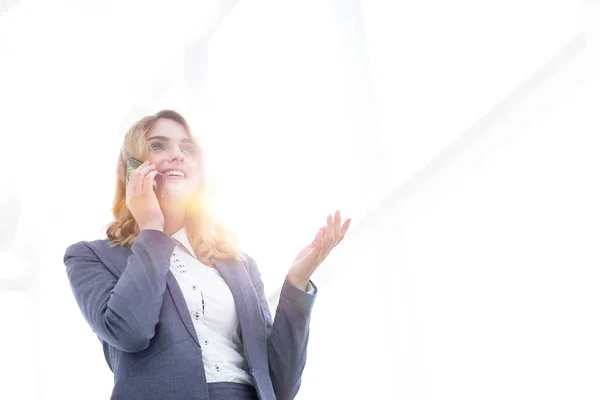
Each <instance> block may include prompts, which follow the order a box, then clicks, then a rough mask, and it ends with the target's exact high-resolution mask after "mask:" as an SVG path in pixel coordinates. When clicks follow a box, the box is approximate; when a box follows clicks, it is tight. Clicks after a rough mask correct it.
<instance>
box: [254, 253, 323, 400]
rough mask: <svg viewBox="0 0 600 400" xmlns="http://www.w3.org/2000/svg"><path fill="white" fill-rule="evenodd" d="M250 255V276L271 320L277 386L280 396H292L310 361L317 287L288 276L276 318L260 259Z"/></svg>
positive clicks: (285, 399) (284, 399)
mask: <svg viewBox="0 0 600 400" xmlns="http://www.w3.org/2000/svg"><path fill="white" fill-rule="evenodd" d="M248 258H249V260H250V268H249V271H250V277H251V279H252V282H253V284H254V288H255V289H256V293H257V294H258V297H259V301H260V306H261V308H262V310H263V313H264V315H265V319H266V320H267V335H268V356H269V374H270V376H271V381H272V382H273V388H274V390H275V394H276V397H277V399H278V400H292V399H293V398H294V397H296V394H297V393H298V391H299V390H300V383H301V381H302V372H303V371H304V366H305V365H306V349H307V346H308V337H309V325H310V314H311V311H312V307H313V304H314V301H315V297H316V295H317V287H316V285H315V284H314V283H313V282H312V281H311V282H310V284H311V285H312V288H311V289H313V290H314V294H310V293H308V292H305V291H302V290H300V289H298V288H296V287H294V286H293V285H291V284H290V283H289V282H288V281H287V279H286V280H285V281H284V283H283V287H282V289H281V294H280V297H279V303H278V305H277V309H276V311H275V319H273V318H272V317H271V312H270V310H269V304H268V302H267V299H266V297H265V290H264V284H263V282H262V279H261V275H260V271H259V270H258V268H257V266H256V262H255V261H254V260H253V259H252V258H251V257H248ZM309 287H310V285H309Z"/></svg>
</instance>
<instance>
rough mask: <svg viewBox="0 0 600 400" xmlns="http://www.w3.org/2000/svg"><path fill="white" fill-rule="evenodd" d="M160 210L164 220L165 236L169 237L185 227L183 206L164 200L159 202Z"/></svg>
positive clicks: (179, 203)
mask: <svg viewBox="0 0 600 400" xmlns="http://www.w3.org/2000/svg"><path fill="white" fill-rule="evenodd" d="M160 208H161V210H162V213H163V216H164V218H165V226H164V229H163V232H164V233H165V234H167V235H169V236H171V235H172V234H174V233H175V232H177V231H178V230H180V229H181V228H183V227H184V226H185V204H182V203H181V202H172V201H168V200H165V201H162V202H161V204H160Z"/></svg>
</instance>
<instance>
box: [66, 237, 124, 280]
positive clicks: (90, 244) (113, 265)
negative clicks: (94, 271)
mask: <svg viewBox="0 0 600 400" xmlns="http://www.w3.org/2000/svg"><path fill="white" fill-rule="evenodd" d="M85 248H87V250H86V249H85ZM67 254H70V255H71V256H78V255H80V256H86V257H90V256H94V257H95V258H96V259H97V260H98V261H99V262H100V263H101V264H102V265H103V266H104V267H106V269H107V270H109V271H110V272H111V273H112V274H113V275H115V276H116V277H119V276H120V275H121V273H122V272H123V270H124V269H125V263H126V260H127V257H129V255H130V254H131V248H129V247H123V246H114V247H110V246H109V241H108V239H98V240H92V241H80V242H77V243H74V244H72V245H71V246H69V248H68V249H67Z"/></svg>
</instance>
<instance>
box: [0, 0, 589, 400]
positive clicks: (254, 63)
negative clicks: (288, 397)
mask: <svg viewBox="0 0 600 400" xmlns="http://www.w3.org/2000/svg"><path fill="white" fill-rule="evenodd" d="M226 3H227V2H218V1H212V2H210V1H207V2H204V3H198V2H193V1H185V0H178V1H172V2H169V3H168V4H167V2H158V1H154V2H143V3H142V2H139V1H132V0H130V1H120V2H116V1H112V2H111V1H105V2H93V1H71V0H63V1H52V2H47V1H39V0H38V1H35V0H29V1H27V0H22V1H20V2H17V3H16V4H15V5H13V6H12V7H10V8H6V9H5V8H4V5H6V4H8V2H7V1H6V0H5V1H3V2H0V110H1V111H0V113H1V114H0V115H1V118H0V132H1V134H2V138H3V139H4V140H3V144H4V147H3V149H2V150H3V151H2V157H0V165H1V166H2V171H3V172H4V174H3V176H4V180H3V184H2V187H3V189H2V192H1V193H2V197H0V199H2V201H3V203H2V204H3V207H4V209H5V210H6V209H7V207H8V206H6V204H8V203H7V200H6V199H8V198H10V197H17V198H18V199H20V200H21V207H22V214H21V217H20V220H19V221H20V223H19V226H18V229H17V231H16V234H15V239H16V241H15V242H14V243H13V244H11V247H10V248H5V249H2V251H1V252H0V257H1V258H0V259H1V260H2V261H1V264H0V265H1V269H0V273H1V275H0V279H4V281H0V282H7V280H10V282H15V279H18V278H19V276H25V278H23V280H21V281H20V282H24V283H23V286H24V287H28V283H29V291H28V292H23V291H16V290H14V287H13V286H11V284H9V283H3V286H1V287H0V288H1V289H2V291H0V296H1V299H0V308H1V309H0V312H1V315H2V316H3V321H4V324H3V325H2V326H3V327H4V328H3V329H1V330H0V343H1V345H2V361H1V362H0V377H1V382H2V385H0V397H2V398H11V399H12V398H15V399H71V398H73V399H75V398H86V399H107V398H109V397H110V391H111V389H112V375H111V373H110V370H109V369H108V367H107V366H106V364H105V361H104V357H103V354H102V350H101V346H100V343H99V342H98V340H97V338H96V337H95V335H94V334H93V332H92V331H91V329H90V328H89V326H87V324H86V323H85V320H84V319H83V318H82V316H81V313H80V311H79V309H78V307H77V305H76V303H75V301H74V298H73V296H72V293H71V291H70V288H69V285H68V281H67V279H66V274H65V268H64V265H63V263H62V256H63V254H64V250H65V248H66V246H68V245H69V244H71V243H73V242H75V241H79V240H92V239H96V238H99V237H101V235H102V233H103V231H102V227H103V225H105V224H107V223H108V222H110V217H111V215H110V206H111V201H112V196H113V190H114V184H115V172H114V168H115V162H116V158H117V155H118V151H119V147H120V143H121V140H122V136H123V134H124V131H125V129H126V128H127V125H128V123H129V121H131V119H132V118H136V117H139V116H141V115H144V114H145V113H152V112H155V111H157V110H158V109H159V108H174V109H178V110H181V111H182V112H183V114H184V116H185V117H186V118H188V120H189V121H190V123H191V125H192V129H193V130H194V131H195V133H196V135H197V136H198V137H199V138H200V139H201V140H202V142H203V144H204V146H205V147H206V150H207V152H208V156H209V166H210V167H211V171H212V173H213V174H214V176H215V178H216V179H217V182H218V195H219V197H218V200H219V201H218V206H219V210H218V211H219V214H220V215H221V216H222V218H223V219H224V220H225V222H227V223H228V224H229V225H230V226H231V227H232V228H234V230H235V231H236V232H237V233H238V235H239V237H240V242H241V245H242V247H243V248H244V250H246V251H248V252H249V253H250V254H252V255H253V256H254V257H255V258H256V259H257V261H258V263H259V267H260V269H261V271H262V274H263V278H264V280H265V284H266V288H267V292H268V294H271V293H275V292H276V290H277V288H278V287H279V285H280V283H281V279H282V278H283V276H284V275H285V273H286V271H287V268H288V267H289V265H290V263H291V261H292V260H293V258H294V256H295V255H296V253H297V252H298V251H299V250H300V249H301V248H302V247H303V246H304V245H305V244H306V243H307V242H308V241H310V240H311V239H312V237H313V236H314V234H315V232H316V230H317V229H318V228H319V226H320V225H321V224H322V223H323V222H324V221H325V218H326V216H327V214H328V213H331V212H333V211H335V210H336V209H341V210H342V212H343V214H344V215H348V216H351V217H352V218H353V220H354V222H353V226H352V229H351V231H350V232H349V233H348V236H347V238H346V240H345V241H344V243H342V244H341V245H340V246H339V247H338V249H336V251H335V252H334V253H332V255H331V256H330V258H329V259H328V260H327V262H326V263H324V264H323V265H322V266H321V267H320V269H319V271H318V272H317V274H316V276H315V277H314V280H315V283H316V284H317V286H318V287H319V296H318V299H317V302H316V304H315V308H314V312H313V320H312V324H311V339H310V345H309V350H308V351H309V356H308V364H307V367H306V370H305V373H304V379H303V385H302V389H301V391H300V394H299V395H298V397H297V398H298V399H329V398H376V399H400V398H410V399H448V398H460V399H481V398H485V399H506V398H522V399H531V398H548V399H573V398H576V399H597V398H598V397H599V396H600V387H599V386H598V384H597V376H598V374H599V373H600V364H599V363H598V360H599V359H600V345H598V340H597V338H598V337H599V334H600V324H599V323H598V317H597V315H598V311H599V310H598V304H600V298H599V297H600V294H599V293H600V292H599V291H598V290H597V287H598V284H599V283H600V276H599V273H598V268H597V266H598V264H599V261H600V260H599V259H600V256H599V255H598V251H597V250H596V249H597V248H598V247H597V245H596V244H597V243H598V239H599V238H600V237H599V236H600V233H599V232H600V230H599V229H598V226H599V225H600V224H599V223H600V212H599V211H598V207H597V205H598V204H600V190H599V189H598V178H599V177H600V172H599V171H600V165H599V163H600V161H599V157H598V156H597V154H598V149H599V148H600V146H599V144H600V143H599V142H600V140H599V139H598V137H599V136H598V132H599V131H600V118H599V117H598V115H599V114H598V109H599V106H600V75H599V74H598V65H599V64H598V60H599V57H598V55H597V54H598V48H599V47H598V42H599V41H598V34H597V31H598V30H597V28H595V25H597V24H596V23H594V21H595V18H594V17H595V16H598V13H597V9H598V5H597V4H596V2H595V1H580V2H577V1H573V0H570V1H568V0H564V1H558V0H557V1H535V0H520V1H503V2H493V1H487V0H486V1H466V0H461V1H456V2H451V3H449V2H442V1H422V2H405V3H401V4H397V3H394V5H392V3H391V2H382V1H370V2H363V4H362V6H361V8H353V6H352V5H353V4H357V2H346V3H344V2H337V1H332V2H322V1H316V0H310V1H304V2H291V1H272V0H270V1H266V0H263V1H254V2H240V3H239V4H237V5H235V6H234V7H233V9H232V10H231V11H230V12H229V13H228V14H227V16H226V18H224V19H223V20H222V22H220V23H216V22H215V21H220V19H221V18H220V15H221V13H222V10H223V9H225V8H226V7H225V5H226ZM198 4H202V5H201V6H200V5H198ZM357 10H358V11H361V10H362V14H358V15H359V16H360V17H361V18H362V20H363V22H364V30H362V29H361V27H360V26H357V25H354V24H353V22H352V21H354V20H353V19H352V17H353V16H354V17H355V16H356V15H357V14H356V12H357ZM213 29H215V31H214V33H212V35H210V39H209V40H208V41H207V42H206V44H205V45H204V46H205V49H206V55H207V64H206V65H204V66H203V68H205V71H207V72H206V73H207V77H208V79H207V82H206V87H205V88H204V89H205V92H204V93H203V96H204V100H203V101H205V103H203V104H204V105H205V107H206V108H205V109H203V110H198V109H195V108H194V107H195V104H196V103H194V102H190V100H189V99H190V93H189V87H188V83H187V81H186V74H190V73H191V74H192V75H193V73H194V71H193V68H192V70H191V72H190V67H189V64H186V54H187V52H188V51H189V49H190V46H192V45H194V43H195V42H196V41H197V40H198V39H199V38H201V37H207V32H212V30H213ZM186 68H187V69H186ZM199 73H200V72H199ZM161 87H166V90H165V91H164V92H161V91H160V90H159V89H157V88H161ZM157 93H158V94H157ZM15 215H16V214H15V213H14V212H8V213H4V214H2V218H5V219H6V221H3V222H6V224H5V226H7V225H8V222H9V220H10V219H11V218H13V217H14V216H15ZM31 266H33V267H34V271H35V268H39V271H40V275H39V277H37V278H36V276H37V275H35V274H33V275H31V276H29V275H26V274H27V271H29V268H30V267H31ZM11 288H12V289H11Z"/></svg>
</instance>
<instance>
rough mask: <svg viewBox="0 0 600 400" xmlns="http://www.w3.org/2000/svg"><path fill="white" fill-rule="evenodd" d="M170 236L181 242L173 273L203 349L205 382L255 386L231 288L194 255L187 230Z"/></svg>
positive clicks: (173, 264) (172, 269)
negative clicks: (249, 371) (240, 333)
mask: <svg viewBox="0 0 600 400" xmlns="http://www.w3.org/2000/svg"><path fill="white" fill-rule="evenodd" d="M171 237H172V238H174V239H176V241H177V242H178V243H177V242H176V243H177V245H176V247H175V250H174V251H173V255H172V257H171V272H172V273H173V275H174V276H175V278H176V279H177V283H178V284H179V287H180V288H181V292H182V293H183V297H184V298H185V302H186V304H187V307H188V310H189V311H190V313H191V316H192V321H193V323H194V328H195V329H196V334H197V336H198V341H199V342H200V345H201V347H202V361H203V363H204V370H205V371H206V381H207V382H208V383H210V382H238V383H246V384H249V385H252V384H253V383H252V378H251V377H250V375H249V373H248V364H247V362H246V359H245V358H244V352H243V349H242V341H241V339H240V336H239V332H238V326H239V322H238V316H237V312H236V309H235V303H234V301H233V295H232V294H231V290H229V286H227V283H225V281H224V280H223V278H222V277H221V274H220V273H219V271H217V269H216V268H213V267H209V266H206V265H204V264H203V263H201V262H200V261H198V260H197V259H196V258H195V257H194V256H193V254H194V251H193V249H192V246H191V244H190V242H189V240H188V238H187V234H186V232H185V228H182V229H181V230H179V231H178V232H176V233H174V234H173V235H172V236H171ZM188 251H189V253H188Z"/></svg>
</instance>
